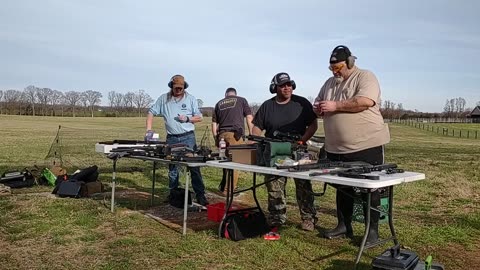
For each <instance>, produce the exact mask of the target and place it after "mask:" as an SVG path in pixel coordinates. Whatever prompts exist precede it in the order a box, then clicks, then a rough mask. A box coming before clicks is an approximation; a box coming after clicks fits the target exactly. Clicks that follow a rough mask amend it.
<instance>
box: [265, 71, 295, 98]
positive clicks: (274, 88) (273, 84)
mask: <svg viewBox="0 0 480 270" xmlns="http://www.w3.org/2000/svg"><path fill="white" fill-rule="evenodd" d="M275 77H276V75H275V76H273V79H272V81H271V82H270V87H269V88H268V89H269V90H270V93H272V94H276V93H277V82H276V80H275V79H276V78H275ZM290 83H291V84H292V89H293V90H295V88H297V84H295V81H294V80H291V81H290Z"/></svg>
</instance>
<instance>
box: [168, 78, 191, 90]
mask: <svg viewBox="0 0 480 270" xmlns="http://www.w3.org/2000/svg"><path fill="white" fill-rule="evenodd" d="M177 76H181V77H183V76H182V75H175V76H173V77H172V78H171V79H170V81H169V82H168V88H170V89H172V88H173V81H174V80H175V77H177ZM184 82H185V83H184V85H183V89H187V88H188V83H187V81H185V80H184Z"/></svg>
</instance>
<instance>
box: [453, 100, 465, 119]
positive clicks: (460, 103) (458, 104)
mask: <svg viewBox="0 0 480 270" xmlns="http://www.w3.org/2000/svg"><path fill="white" fill-rule="evenodd" d="M466 104H467V102H466V101H465V99H464V98H462V97H458V98H456V99H455V112H456V113H457V117H458V116H459V115H460V114H461V113H463V112H464V111H465V105H466Z"/></svg>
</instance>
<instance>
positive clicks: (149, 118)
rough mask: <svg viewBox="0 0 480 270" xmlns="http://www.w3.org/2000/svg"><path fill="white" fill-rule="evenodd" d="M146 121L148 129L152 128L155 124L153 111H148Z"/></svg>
mask: <svg viewBox="0 0 480 270" xmlns="http://www.w3.org/2000/svg"><path fill="white" fill-rule="evenodd" d="M145 122H146V127H147V130H152V125H153V114H152V113H150V112H149V113H147V120H146V121H145Z"/></svg>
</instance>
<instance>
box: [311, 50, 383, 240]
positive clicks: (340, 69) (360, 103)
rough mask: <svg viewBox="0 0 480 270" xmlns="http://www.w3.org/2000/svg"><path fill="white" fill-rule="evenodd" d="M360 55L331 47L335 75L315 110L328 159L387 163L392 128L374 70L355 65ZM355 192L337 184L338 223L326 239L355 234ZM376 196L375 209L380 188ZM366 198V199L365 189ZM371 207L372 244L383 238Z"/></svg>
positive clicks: (328, 82) (329, 231)
mask: <svg viewBox="0 0 480 270" xmlns="http://www.w3.org/2000/svg"><path fill="white" fill-rule="evenodd" d="M355 59H356V57H355V56H353V55H352V53H351V52H350V50H349V49H348V48H347V47H346V46H342V45H341V46H337V47H336V48H335V49H334V50H333V51H332V53H331V55H330V61H329V62H330V66H329V68H330V70H331V71H332V73H333V76H332V77H330V78H329V79H328V80H327V81H326V82H325V84H324V85H323V86H322V88H321V89H320V92H319V93H318V96H317V98H316V100H315V104H314V110H315V112H316V113H317V115H318V116H321V117H323V126H324V130H325V150H326V152H327V157H328V159H330V160H332V161H364V162H368V163H370V164H372V165H377V164H382V163H384V151H383V150H384V149H383V147H384V145H385V144H387V143H388V142H389V141H390V133H389V130H388V126H387V125H386V124H385V123H384V122H383V117H382V115H381V114H380V102H381V101H380V86H379V83H378V80H377V78H376V77H375V75H374V74H373V73H372V72H370V71H368V70H364V69H360V68H358V67H356V66H355ZM354 193H355V192H354V190H353V188H351V187H346V186H337V195H336V197H337V198H336V203H337V219H338V225H337V226H336V228H334V229H333V230H328V231H326V232H325V234H324V236H325V237H326V238H329V239H331V238H336V237H343V236H347V237H350V238H352V237H353V230H352V215H353V195H354ZM371 196H372V202H371V203H372V204H371V205H372V208H376V207H377V206H379V205H380V195H379V192H378V191H375V192H373V193H372V194H371ZM362 197H363V199H364V200H366V194H362ZM364 212H366V209H364ZM370 212H371V221H370V229H369V232H368V237H367V243H368V244H370V243H373V242H375V241H377V240H378V220H379V212H378V211H375V210H371V211H370Z"/></svg>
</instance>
